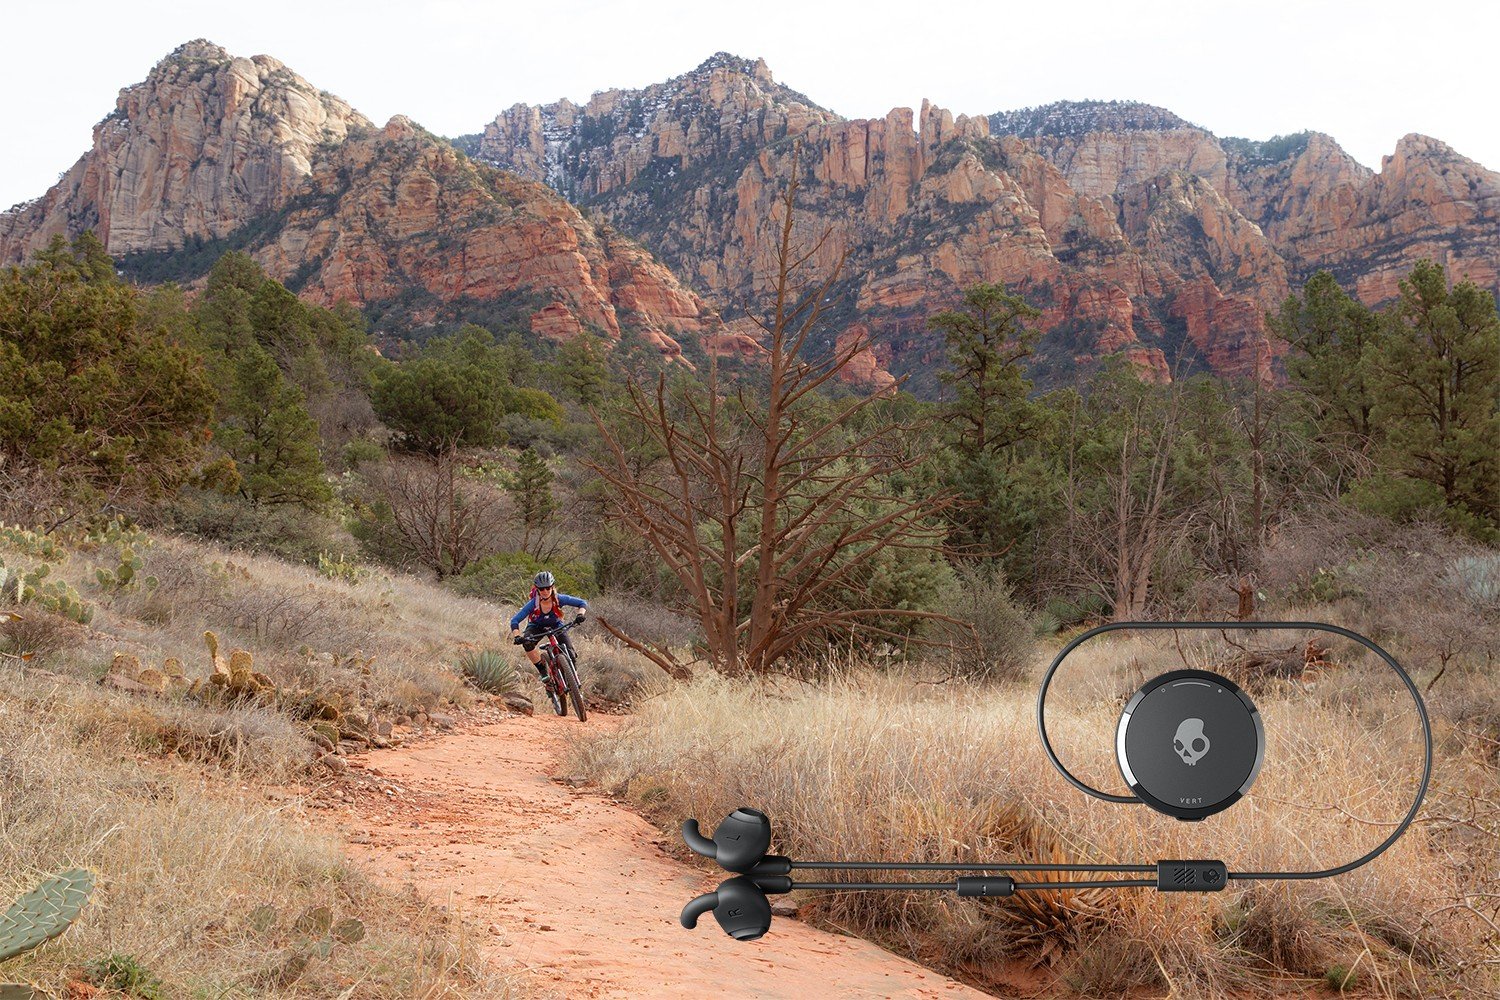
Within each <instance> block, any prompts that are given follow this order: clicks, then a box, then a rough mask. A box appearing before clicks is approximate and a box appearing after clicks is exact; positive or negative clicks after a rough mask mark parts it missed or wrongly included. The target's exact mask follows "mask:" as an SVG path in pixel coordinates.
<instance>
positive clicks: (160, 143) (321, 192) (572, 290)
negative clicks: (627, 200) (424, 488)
mask: <svg viewBox="0 0 1500 1000" xmlns="http://www.w3.org/2000/svg"><path fill="white" fill-rule="evenodd" d="M87 228H92V229H94V230H95V231H96V232H97V233H98V234H99V235H100V236H101V238H102V239H103V240H104V242H105V246H106V248H107V249H108V250H109V252H110V253H111V254H113V255H115V256H116V257H117V258H120V259H121V260H122V262H123V265H124V266H125V268H126V270H127V271H134V272H135V273H138V274H140V275H142V276H145V277H175V278H178V279H182V280H192V279H194V278H196V277H198V276H199V275H201V274H202V273H203V272H204V271H206V269H207V267H208V266H210V265H211V264H212V262H213V260H214V259H216V258H217V256H218V255H219V254H220V253H222V252H224V251H225V250H228V249H244V250H247V251H248V252H250V253H251V254H252V255H253V256H254V257H255V258H256V259H257V260H259V261H260V262H261V263H262V264H263V265H264V266H265V267H266V269H267V271H268V272H269V273H270V274H272V275H273V276H275V277H277V278H278V279H280V280H282V281H284V282H286V283H287V284H288V286H289V287H292V288H293V289H295V290H297V291H298V292H299V293H300V294H301V295H303V296H304V297H306V298H308V299H311V300H313V301H317V302H321V303H332V302H333V301H335V300H338V299H344V300H347V301H350V302H353V303H355V304H357V305H361V306H365V307H367V308H368V309H370V310H371V311H372V313H373V314H374V315H375V316H376V317H377V329H378V330H381V332H387V333H393V334H405V333H407V332H408V330H407V329H406V328H407V327H410V326H413V325H415V326H418V327H420V326H421V325H423V324H426V323H431V322H434V321H438V320H444V319H453V318H458V317H461V316H472V315H481V316H488V317H492V318H501V319H504V320H508V321H511V322H520V323H525V324H529V325H530V328H531V329H532V330H533V331H534V332H535V333H537V334H539V335H543V336H550V337H557V338H564V337H567V336H570V335H573V334H575V333H577V332H578V331H579V330H581V329H583V328H585V327H589V328H593V329H595V330H597V331H598V332H600V333H602V334H604V335H606V336H608V337H611V338H618V337H620V336H621V335H622V333H624V332H632V333H634V334H636V335H639V336H641V337H643V338H645V339H646V340H647V341H648V342H650V343H652V344H654V345H655V346H656V348H657V349H658V350H660V351H661V352H662V353H663V354H664V355H667V356H672V357H675V356H678V355H679V354H680V346H679V344H678V342H677V340H676V337H678V336H681V335H682V334H684V333H686V334H699V333H702V334H706V335H708V336H709V338H710V339H711V340H712V339H714V338H716V337H718V336H719V335H721V334H722V333H723V329H724V328H723V323H722V321H721V320H720V319H719V318H718V316H717V314H715V313H714V312H713V311H712V310H711V309H709V308H707V307H706V306H705V305H704V303H703V301H702V300H701V299H700V298H699V297H698V296H696V295H695V294H693V293H692V292H690V291H688V290H687V289H685V288H684V287H683V286H682V285H681V284H680V283H679V282H678V281H677V279H676V278H675V277H674V276H673V275H672V273H671V272H670V271H669V270H667V269H666V268H665V267H663V266H662V265H661V264H660V263H658V262H657V261H656V260H655V259H654V258H653V257H652V256H651V254H650V253H648V252H647V251H646V250H644V249H643V248H642V247H641V246H640V245H639V244H637V243H635V242H633V241H631V240H629V239H627V238H626V237H624V236H622V235H621V234H619V233H618V232H616V231H614V230H611V229H608V228H605V227H599V226H596V225H594V224H593V223H591V222H589V221H588V220H586V219H585V218H584V217H583V216H582V215H580V214H579V212H578V210H577V209H575V208H574V207H573V206H572V205H570V204H569V203H568V202H567V201H566V200H564V199H563V198H562V197H560V196H558V195H557V194H555V193H554V192H552V191H551V190H549V189H548V188H546V187H545V186H543V185H541V184H538V183H535V182H533V181H529V180H525V179H522V178H521V177H518V176H516V175H515V174H511V173H506V172H504V171H501V170H496V169H494V168H493V167H488V166H483V165H481V164H477V163H475V162H473V161H472V160H470V159H469V158H468V157H466V156H464V155H463V154H462V153H460V152H459V151H458V150H457V149H455V148H454V147H453V146H452V145H450V144H449V143H447V142H445V141H443V140H441V139H439V138H437V137H436V136H433V135H431V134H430V133H428V132H426V131H425V130H423V129H422V128H420V127H419V126H417V125H415V124H413V123H412V122H411V121H409V120H407V119H406V118H403V117H397V118H393V119H392V120H391V121H390V122H389V123H388V124H387V125H386V126H385V127H384V128H383V129H382V128H376V127H374V126H373V125H372V124H371V123H370V122H369V121H368V120H366V119H365V118H364V117H363V116H361V115H360V114H358V113H357V112H355V111H353V110H352V109H351V108H350V107H349V105H348V104H347V103H345V102H344V101H342V100H340V99H339V98H337V97H334V96H332V95H330V94H328V93H326V92H323V91H319V90H318V89H316V88H315V87H313V86H312V85H311V84H309V83H308V82H307V81H306V80H303V79H302V78H301V77H299V76H297V75H296V74H294V73H292V72H291V71H290V70H288V69H287V68H286V67H284V66H283V65H282V64H281V63H279V62H277V61H276V60H274V59H271V58H268V57H266V56H256V57H255V58H254V59H243V58H235V57H231V56H230V55H229V54H228V53H226V52H225V51H224V50H223V49H221V48H219V47H218V46H216V45H212V44H210V43H208V42H203V41H197V42H191V43H189V44H187V45H184V46H182V47H181V48H179V49H177V50H176V51H175V52H173V53H172V54H171V55H170V56H168V57H167V58H166V59H164V60H163V61H162V62H161V63H160V64H158V65H157V66H156V67H155V68H154V69H153V70H152V71H151V74H150V76H149V77H148V78H147V79H146V80H145V81H144V82H143V83H140V84H137V85H135V86H133V87H128V88H126V89H125V90H123V91H121V92H120V97H119V100H118V102H117V104H116V108H115V111H114V112H113V113H111V114H110V115H109V116H108V117H107V118H105V119H104V121H102V122H100V123H99V125H98V126H96V127H95V130H94V145H93V148H92V149H91V150H90V151H89V152H87V153H85V154H84V156H83V157H82V158H81V159H80V160H79V161H78V163H77V164H76V165H75V166H74V167H73V169H72V170H70V171H69V172H68V173H67V174H66V175H65V176H64V177H63V179H62V180H61V181H60V182H59V183H58V184H57V186H56V187H54V188H53V189H52V190H51V191H49V192H47V194H46V195H45V196H43V197H42V198H40V199H38V200H36V201H34V202H32V203H30V204H27V205H23V206H19V207H17V208H16V209H12V210H11V211H10V212H7V213H6V214H5V215H3V216H0V262H12V263H13V262H19V261H20V260H22V259H23V258H24V257H25V256H27V255H28V254H29V253H31V252H33V251H35V250H36V249H38V248H39V247H42V246H45V245H46V243H47V241H48V240H49V239H50V238H51V237H52V236H53V235H54V234H57V233H62V234H64V235H76V234H77V233H79V232H81V231H82V230H84V229H87ZM382 326H384V327H385V328H384V329H382Z"/></svg>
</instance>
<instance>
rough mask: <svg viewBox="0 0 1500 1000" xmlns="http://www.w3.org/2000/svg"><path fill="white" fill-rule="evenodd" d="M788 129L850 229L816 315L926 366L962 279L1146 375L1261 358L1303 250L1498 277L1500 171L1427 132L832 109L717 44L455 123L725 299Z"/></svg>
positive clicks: (491, 155) (815, 200) (758, 226)
mask: <svg viewBox="0 0 1500 1000" xmlns="http://www.w3.org/2000/svg"><path fill="white" fill-rule="evenodd" d="M794 140H800V153H799V154H798V155H799V156H800V163H801V166H802V169H803V171H804V176H805V186H804V189H803V197H802V199H801V203H800V204H801V206H802V209H803V212H804V217H803V222H804V224H805V228H806V231H807V232H808V233H809V234H813V233H817V232H821V231H823V230H828V231H831V232H832V234H833V239H832V240H831V241H830V246H831V247H845V248H848V249H849V251H850V261H849V265H848V267H847V270H846V274H847V279H846V281H845V283H844V287H843V288H842V289H841V296H842V297H841V299H840V304H839V307H838V308H836V310H835V313H834V317H833V318H834V328H833V329H832V330H830V334H829V338H830V340H831V339H833V338H835V337H840V336H842V337H847V336H849V335H851V334H852V333H863V332H868V333H869V334H870V336H871V338H872V339H873V342H874V350H875V355H876V358H877V359H878V363H879V366H880V367H881V368H882V369H885V368H888V369H890V370H892V371H896V372H907V373H912V374H914V375H916V376H917V382H918V384H919V385H920V384H921V382H922V381H923V375H924V373H925V372H927V371H929V370H930V368H931V364H932V362H934V361H935V360H936V358H937V357H938V355H939V351H940V345H938V344H937V343H935V342H934V340H933V338H932V337H931V335H930V334H929V333H928V332H927V331H926V329H925V320H926V317H927V316H928V315H930V314H931V313H932V312H934V311H935V310H937V309H940V308H944V307H947V306H949V305H952V304H953V303H954V302H956V301H957V300H958V297H959V295H960V294H961V292H962V289H963V288H965V287H966V286H968V285H970V284H972V283H974V282H976V281H991V282H1003V283H1005V284H1007V285H1009V286H1011V287H1012V288H1013V289H1015V290H1019V291H1021V292H1022V293H1024V294H1025V295H1026V296H1027V297H1028V298H1029V299H1031V300H1032V301H1033V302H1034V303H1036V304H1038V305H1039V306H1041V307H1042V308H1043V310H1044V313H1045V318H1044V323H1045V326H1046V328H1047V336H1046V337H1045V338H1044V341H1043V348H1042V351H1041V355H1042V358H1041V361H1042V365H1043V367H1044V369H1046V368H1050V369H1052V370H1055V371H1060V372H1065V371H1067V370H1068V369H1070V368H1071V367H1072V366H1074V365H1075V364H1076V363H1078V362H1079V361H1083V360H1087V359H1089V358H1091V357H1093V356H1097V355H1100V354H1107V353H1116V352H1122V353H1125V354H1126V355H1128V356H1129V357H1131V358H1132V359H1133V360H1134V361H1135V362H1136V363H1137V364H1139V365H1141V366H1143V367H1144V368H1146V369H1148V370H1151V371H1153V372H1155V373H1156V374H1157V375H1158V376H1162V377H1164V376H1165V375H1166V374H1167V372H1168V369H1169V366H1170V365H1171V364H1173V363H1174V361H1176V360H1177V359H1179V358H1184V357H1185V359H1186V360H1193V359H1194V358H1195V357H1196V358H1199V359H1201V360H1202V361H1203V362H1206V363H1207V364H1208V365H1209V366H1211V367H1212V368H1214V369H1215V370H1218V371H1221V372H1233V373H1242V372H1251V371H1253V372H1258V373H1262V374H1263V373H1265V372H1266V371H1268V366H1269V364H1270V358H1271V354H1272V352H1273V350H1274V345H1272V344H1270V343H1269V342H1268V340H1267V337H1266V333H1265V326H1264V313H1265V311H1266V310H1267V309H1271V308H1274V307H1275V306H1277V305H1278V304H1279V303H1280V301H1281V300H1282V299H1283V298H1284V297H1285V296H1286V294H1287V293H1288V291H1289V290H1290V289H1292V288H1295V287H1297V286H1299V285H1300V284H1301V282H1302V281H1304V280H1305V279H1306V278H1307V277H1308V276H1309V275H1311V274H1312V273H1313V272H1314V271H1315V270H1317V269H1319V268H1328V269H1330V270H1332V271H1333V272H1334V273H1335V274H1336V275H1337V276H1338V277H1339V278H1340V280H1341V281H1343V282H1344V283H1345V284H1346V285H1347V286H1350V287H1352V288H1354V289H1356V290H1357V293H1358V294H1359V295H1360V296H1361V297H1363V298H1365V299H1366V300H1367V301H1370V302H1378V301H1381V300H1383V299H1387V298H1389V297H1390V296H1391V295H1393V294H1394V292H1395V283H1396V281H1397V279H1398V278H1399V277H1400V276H1402V275H1404V274H1405V273H1406V271H1407V270H1408V269H1409V268H1410V266H1411V263H1412V262H1413V261H1415V260H1416V259H1417V258H1419V257H1422V256H1429V257H1434V258H1435V259H1437V260H1439V261H1440V262H1442V263H1444V264H1445V265H1447V266H1448V267H1449V270H1450V273H1451V274H1452V275H1453V276H1454V277H1455V278H1469V279H1471V280H1474V281H1476V282H1479V283H1481V284H1482V285H1484V286H1487V287H1490V288H1497V287H1500V280H1497V274H1496V267H1497V261H1500V227H1497V223H1500V198H1497V194H1500V175H1496V174H1495V173H1494V172H1491V171H1488V170H1485V169H1484V168H1483V167H1481V166H1479V165H1478V164H1476V163H1474V162H1472V161H1470V160H1466V159H1464V158H1463V157H1461V156H1458V155H1457V154H1456V153H1454V152H1453V151H1452V150H1451V149H1449V148H1448V147H1446V146H1444V145H1443V144H1441V143H1439V142H1437V141H1436V140H1432V139H1427V138H1424V137H1421V136H1408V137H1407V138H1405V139H1403V140H1402V141H1401V143H1400V145H1399V146H1398V148H1397V150H1396V154H1395V155H1394V156H1392V157H1389V158H1387V159H1386V161H1385V162H1384V164H1383V165H1382V169H1381V172H1380V173H1378V174H1372V173H1371V172H1370V171H1368V170H1366V169H1365V168H1363V167H1361V166H1360V165H1359V164H1357V163H1356V162H1354V160H1352V159H1351V158H1350V157H1349V156H1348V155H1347V154H1345V153H1344V152H1343V151H1342V150H1341V149H1339V147H1338V145H1337V144H1336V143H1335V142H1334V141H1333V140H1332V139H1330V138H1328V137H1327V136H1322V135H1317V134H1303V135H1299V136H1293V137H1287V138H1278V139H1276V140H1272V141H1269V142H1263V143H1256V142H1249V141H1246V140H1238V139H1219V138H1217V137H1215V136H1214V135H1212V134H1211V133H1209V132H1207V131H1205V130H1204V129H1201V128H1198V127H1196V126H1194V125H1191V124H1189V123H1187V122H1185V121H1183V120H1182V119H1180V118H1178V117H1177V116H1175V115H1173V114H1171V113H1170V112H1168V111H1165V110H1164V109H1160V108H1154V107H1149V106H1146V105H1139V104H1125V103H1117V102H1108V103H1105V102H1084V103H1065V104H1057V105H1051V106H1048V107H1044V108H1035V109H1026V110H1024V111H1019V112H1011V113H1006V114H996V115H991V116H989V117H968V116H965V115H958V116H957V117H954V115H953V114H951V113H950V112H948V111H946V110H943V109H941V108H937V107H934V106H932V105H930V104H928V103H927V102H925V101H924V102H923V105H922V108H921V110H920V112H918V113H917V114H916V115H913V113H912V112H911V111H910V110H908V109H904V108H898V109H895V110H893V111H892V112H891V113H890V114H889V115H887V116H886V117H885V118H884V119H870V120H845V119H843V118H840V117H839V116H837V115H835V114H833V113H832V112H829V111H827V110H825V109H823V108H820V107H818V106H817V105H816V104H813V103H812V102H811V101H810V100H809V99H808V98H806V97H804V96H802V95H801V94H799V93H797V92H796V91H793V90H791V89H789V88H787V87H784V86H781V85H780V84H777V83H776V82H775V81H774V79H773V78H772V75H771V73H770V71H769V70H768V69H767V68H766V66H765V63H764V62H760V61H755V62H752V61H749V60H745V59H739V58H736V57H734V56H730V55H727V54H724V53H720V54H718V55H716V56H714V57H713V58H711V59H709V60H708V61H707V62H705V63H703V64H702V65H701V66H699V67H698V68H697V69H695V70H693V71H692V72H690V73H687V74H684V75H682V76H680V77H676V78H674V79H672V80H669V81H667V82H666V83H663V84H656V85H653V86H650V87H647V88H645V89H643V90H636V91H625V90H610V91H605V92H602V93H599V94H596V95H595V96H594V97H593V99H592V100H590V101H589V102H588V103H587V104H585V105H583V106H578V105H575V104H572V103H571V102H568V101H561V102H558V103H557V104H551V105H546V106H543V107H530V106H527V105H516V106H514V107H512V108H510V109H509V110H507V111H505V112H503V113H502V114H501V115H499V116H498V117H497V118H496V119H495V121H494V122H492V123H491V124H490V125H489V126H488V127H487V128H486V129H485V131H484V133H483V135H482V136H479V137H471V140H470V141H471V142H473V144H474V148H475V149H476V152H477V155H478V157H479V158H480V159H482V160H484V161H485V162H488V163H492V164H494V165H496V166H500V167H503V168H506V169H510V170H515V171H517V172H518V173H521V174H523V175H524V176H529V177H532V178H534V179H537V180H540V181H544V182H545V183H548V184H549V185H551V186H552V187H553V188H555V189H556V190H558V191H560V192H562V193H564V194H566V195H567V196H568V197H569V198H571V199H573V200H574V201H576V202H577V203H579V204H580V205H583V206H585V207H586V208H588V209H589V210H597V211H600V212H602V213H603V214H604V216H605V217H606V218H608V219H610V220H611V221H612V222H614V223H615V224H616V225H618V226H619V227H620V228H621V229H623V230H624V231H626V232H628V233H631V234H632V235H634V236H636V237H638V238H639V239H641V241H642V242H643V243H645V244H646V245H647V246H649V247H651V248H652V250H653V251H654V252H656V253H657V254H658V255H659V256H660V257H661V258H662V259H663V260H664V261H665V262H666V263H668V264H669V265H671V266H672V267H673V268H674V269H675V270H677V272H678V273H679V274H682V275H685V276H687V278H688V280H690V281H691V282H692V283H694V285H695V286H696V287H698V288H699V289H700V290H702V291H703V292H704V293H705V295H706V297H707V298H708V299H709V300H710V301H711V302H714V303H715V304H717V305H718V306H720V307H721V308H722V309H724V310H725V311H726V315H729V314H732V312H733V311H734V307H735V306H736V305H737V304H738V303H742V302H755V301H756V300H757V297H758V296H759V295H760V293H762V292H763V291H764V289H765V282H766V280H767V275H766V269H765V267H764V260H765V256H766V253H767V248H768V247H769V246H770V245H771V242H770V241H771V239H772V235H773V227H772V225H771V209H772V206H773V204H774V201H775V198H776V196H777V194H778V193H779V192H780V191H781V190H783V189H784V185H785V183H786V181H787V179H788V177H789V176H790V172H791V169H792V156H793V145H794ZM831 253H832V250H830V255H831ZM826 262H827V261H826V260H825V262H824V263H825V264H826Z"/></svg>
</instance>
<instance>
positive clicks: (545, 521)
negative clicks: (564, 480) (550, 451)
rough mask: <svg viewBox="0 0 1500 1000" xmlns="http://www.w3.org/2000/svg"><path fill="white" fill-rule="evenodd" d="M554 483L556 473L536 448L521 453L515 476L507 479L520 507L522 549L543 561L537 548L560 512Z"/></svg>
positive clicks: (518, 513) (518, 514) (512, 497)
mask: <svg viewBox="0 0 1500 1000" xmlns="http://www.w3.org/2000/svg"><path fill="white" fill-rule="evenodd" d="M552 480H553V475H552V470H551V469H549V468H548V467H547V462H546V460H545V459H544V458H542V456H540V455H538V454H537V453H536V450H535V449H533V448H527V449H526V450H525V451H523V452H521V454H520V457H519V458H517V459H516V471H515V473H514V474H512V475H510V476H507V477H506V479H505V490H506V492H507V493H509V494H510V496H511V499H512V500H513V501H514V503H515V505H516V522H517V523H518V525H519V526H520V528H521V549H522V550H523V551H525V552H527V553H529V554H531V555H533V556H536V557H537V558H543V556H542V553H541V552H540V551H537V549H539V548H540V543H541V541H542V539H544V538H545V537H546V535H547V528H548V527H549V526H550V525H551V523H552V515H553V514H554V513H555V512H556V510H557V502H556V501H555V500H554V499H553V498H552ZM533 543H535V547H534V545H533Z"/></svg>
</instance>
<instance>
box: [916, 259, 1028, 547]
mask: <svg viewBox="0 0 1500 1000" xmlns="http://www.w3.org/2000/svg"><path fill="white" fill-rule="evenodd" d="M1040 315H1041V314H1040V313H1039V312H1038V311H1037V310H1036V309H1033V308H1032V307H1031V306H1029V305H1027V304H1026V302H1025V300H1023V299H1022V298H1021V297H1020V296H1017V295H1011V294H1009V293H1007V292H1006V291H1005V288H1004V287H1003V286H1001V285H989V284H978V285H975V286H973V287H972V288H970V289H969V290H968V291H967V292H965V293H964V304H963V308H962V309H958V310H949V311H946V312H941V313H938V314H936V315H934V316H932V317H931V318H930V319H929V320H928V321H927V322H928V326H930V327H931V328H932V329H934V330H938V331H941V332H942V334H943V336H944V339H945V341H946V343H947V346H948V365H949V367H948V369H947V370H945V371H942V372H939V373H938V378H940V379H941V380H942V381H943V382H945V383H947V384H948V385H950V386H952V387H953V388H954V390H955V392H956V398H955V399H954V401H953V402H951V403H949V404H948V405H947V408H946V414H945V419H946V423H947V426H948V427H949V429H950V433H951V435H952V446H953V447H952V448H951V451H950V458H951V468H950V471H949V476H948V481H947V485H948V486H949V487H951V488H952V489H954V490H955V491H956V492H957V493H958V495H959V496H960V497H962V498H963V501H964V502H963V503H962V504H961V505H958V506H956V507H955V508H954V509H953V510H952V512H951V513H950V514H949V520H950V522H951V524H952V532H951V533H950V536H949V544H950V545H951V546H952V548H953V550H954V551H955V552H958V553H964V554H969V555H976V556H979V557H982V558H983V557H993V556H998V555H1001V554H1004V553H1007V552H1009V551H1010V549H1011V548H1012V546H1013V545H1014V544H1015V541H1016V539H1017V538H1018V537H1019V536H1020V535H1022V534H1024V533H1025V532H1027V531H1028V530H1029V529H1030V527H1031V524H1032V522H1033V518H1034V514H1035V512H1036V509H1037V507H1036V503H1035V501H1036V496H1035V492H1036V491H1035V489H1033V488H1032V484H1031V482H1030V480H1031V478H1032V477H1031V476H1030V475H1028V473H1027V471H1026V470H1024V469H1023V468H1021V456H1019V455H1018V454H1017V451H1016V446H1017V445H1019V444H1020V443H1022V442H1023V441H1026V440H1028V439H1030V438H1032V437H1033V436H1035V434H1036V433H1037V431H1038V429H1039V426H1040V423H1041V421H1042V420H1043V419H1044V414H1043V411H1042V410H1041V408H1040V407H1038V406H1036V405H1035V404H1033V403H1032V402H1031V401H1030V400H1029V399H1028V395H1029V393H1030V391H1031V382H1030V380H1029V379H1027V377H1026V373H1025V369H1024V367H1023V365H1024V363H1025V360H1026V358H1028V357H1030V356H1031V353H1032V348H1033V346H1034V344H1035V343H1036V338H1037V331H1036V330H1035V329H1032V328H1030V327H1028V326H1027V325H1026V324H1028V323H1029V322H1031V321H1034V320H1035V319H1037V318H1038V317H1039V316H1040Z"/></svg>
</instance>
